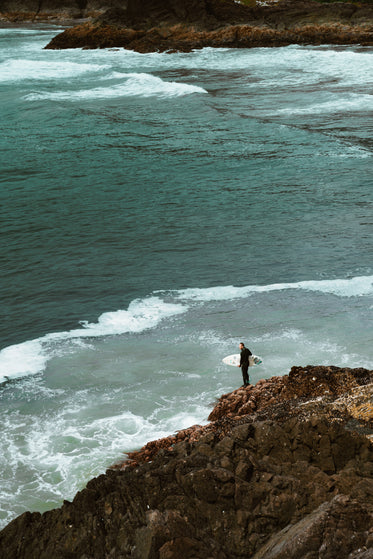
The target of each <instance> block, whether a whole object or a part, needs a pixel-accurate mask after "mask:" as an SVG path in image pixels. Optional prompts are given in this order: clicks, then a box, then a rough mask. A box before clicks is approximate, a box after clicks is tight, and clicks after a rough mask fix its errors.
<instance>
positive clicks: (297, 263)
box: [0, 27, 373, 524]
mask: <svg viewBox="0 0 373 559" xmlns="http://www.w3.org/2000/svg"><path fill="white" fill-rule="evenodd" d="M56 32H57V30H56V29H53V28H48V27H40V28H35V27H34V28H18V29H17V28H12V29H0V80H1V105H0V113H1V115H0V131H1V134H0V144H1V145H0V159H1V160H0V169H1V173H0V202H1V203H0V208H1V209H0V231H1V240H2V242H1V245H0V261H1V263H2V267H1V269H2V274H1V283H0V294H1V301H2V305H1V311H2V313H1V314H2V316H1V320H0V335H1V346H0V347H1V348H2V351H1V352H0V380H2V381H7V382H5V383H4V384H3V385H1V386H0V399H1V408H0V415H1V421H2V424H3V426H4V429H3V432H2V434H1V436H0V450H1V452H0V456H2V458H0V462H1V468H0V470H2V471H3V472H4V474H3V480H2V484H1V490H0V522H1V523H2V524H4V523H6V522H7V521H9V520H10V519H11V518H13V517H14V516H15V515H17V514H19V513H20V512H23V511H24V510H28V509H31V510H46V509H48V508H52V507H53V506H57V505H58V504H60V503H61V502H62V499H63V498H71V497H72V496H73V495H74V493H75V492H76V490H77V489H79V488H81V487H82V486H83V485H84V484H85V483H86V481H87V480H88V479H89V478H90V477H91V476H92V475H96V474H98V473H100V472H102V471H104V470H105V468H106V467H107V466H109V465H110V464H111V463H113V462H114V461H116V460H118V459H119V458H120V457H121V455H122V452H126V451H128V450H131V449H133V448H136V447H138V446H140V445H141V444H143V443H144V442H146V441H147V440H149V439H151V438H155V437H158V436H161V435H162V434H169V433H170V432H173V431H175V430H176V429H179V428H182V427H185V426H188V425H191V424H193V423H196V422H204V421H206V418H207V415H208V413H209V409H210V407H209V406H210V403H211V402H212V401H213V400H214V399H215V398H216V397H218V396H219V395H220V394H221V393H223V392H227V391H229V390H233V389H234V388H235V387H237V386H239V385H240V380H241V379H240V371H239V370H237V371H236V370H234V369H230V370H229V368H228V367H227V366H225V365H223V364H222V363H221V358H222V357H223V356H224V355H227V354H229V353H234V352H236V351H237V345H238V342H239V341H241V339H242V340H243V341H246V342H247V345H249V347H250V348H251V349H252V350H253V351H254V352H255V353H257V354H259V355H260V356H261V357H262V358H263V365H261V366H258V367H255V368H254V369H253V370H252V373H251V375H252V380H253V382H255V380H258V379H259V378H261V377H269V376H271V375H273V374H286V373H287V372H288V371H289V369H290V367H291V366H292V365H306V364H309V363H311V364H335V365H345V366H364V367H370V368H372V349H371V348H372V328H371V326H372V308H373V296H372V295H373V285H372V284H373V272H372V231H373V227H372V224H373V219H372V147H373V142H372V137H373V134H372V132H373V124H372V120H371V118H370V116H371V112H372V108H373V96H372V93H371V92H372V83H373V75H372V71H371V68H372V61H373V49H372V48H370V47H364V48H362V47H338V48H334V47H330V46H321V47H299V46H291V47H286V48H281V49H252V50H226V49H217V50H213V49H204V50H202V51H197V52H192V53H188V54H156V53H155V54H147V55H140V54H136V53H133V52H126V51H122V50H115V49H113V50H100V51H75V50H68V51H46V50H43V47H44V46H45V44H46V43H47V42H48V41H49V40H50V38H51V37H52V36H53V35H54V34H55V33H56ZM233 286H234V287H233ZM8 379H10V380H8Z"/></svg>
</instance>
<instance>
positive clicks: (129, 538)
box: [0, 367, 373, 559]
mask: <svg viewBox="0 0 373 559" xmlns="http://www.w3.org/2000/svg"><path fill="white" fill-rule="evenodd" d="M372 396H373V371H367V370H365V369H339V368H337V367H306V368H300V367H297V368H293V369H292V370H291V372H290V374H289V375H287V376H284V377H274V378H272V379H269V380H263V381H261V382H260V383H258V384H257V385H256V386H255V387H252V386H250V387H248V388H246V389H238V390H236V391H234V392H232V393H230V394H226V395H224V396H222V397H221V398H220V399H219V401H218V403H217V405H216V406H215V408H214V409H213V411H212V413H211V415H210V418H212V421H211V423H209V424H207V425H205V426H193V427H191V428H189V429H185V430H183V431H180V432H179V433H177V434H176V435H173V436H171V437H168V438H165V439H161V440H160V441H154V442H153V443H149V444H148V445H146V446H145V447H144V448H143V449H141V450H140V451H138V452H136V453H132V454H131V455H130V456H129V457H128V460H126V461H124V462H123V463H121V464H118V465H117V466H116V467H115V468H114V469H111V470H109V471H108V472H107V473H106V474H105V475H102V476H99V477H98V478H96V479H93V480H92V481H90V482H89V483H88V485H87V487H86V489H84V490H83V491H81V492H79V493H78V494H77V495H76V497H75V499H74V500H73V502H72V503H69V502H65V503H64V505H63V506H62V507H61V508H60V509H56V510H53V511H49V512H46V513H44V514H42V515H41V514H39V513H25V514H23V515H21V516H20V517H19V518H17V519H15V520H14V521H13V522H12V523H10V524H9V525H8V526H7V527H6V528H5V529H4V530H3V531H2V532H1V533H0V556H1V557H2V558H4V559H26V558H27V559H36V558H38V559H39V558H40V559H50V558H51V557H53V558H54V559H62V558H64V559H68V558H71V559H72V558H74V559H76V558H80V559H88V558H89V559H93V558H97V559H103V558H105V559H106V558H107V559H109V558H110V559H119V558H120V559H122V558H134V559H136V558H137V559H156V558H159V559H188V558H190V559H192V558H194V559H198V558H201V559H202V558H203V559H206V558H216V559H235V558H237V559H238V558H245V559H249V558H252V559H285V558H286V559H300V558H302V559H335V558H337V557H338V559H372V557H373V445H372V435H373V398H372Z"/></svg>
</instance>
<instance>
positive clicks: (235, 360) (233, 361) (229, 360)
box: [223, 353, 262, 367]
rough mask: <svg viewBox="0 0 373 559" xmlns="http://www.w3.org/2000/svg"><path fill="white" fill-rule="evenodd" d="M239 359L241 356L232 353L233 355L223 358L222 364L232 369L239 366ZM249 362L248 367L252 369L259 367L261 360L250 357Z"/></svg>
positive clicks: (253, 356)
mask: <svg viewBox="0 0 373 559" xmlns="http://www.w3.org/2000/svg"><path fill="white" fill-rule="evenodd" d="M240 359H241V355H240V354H239V353H234V354H233V355H227V357H224V359H223V363H225V364H226V365H231V366H232V367H238V365H239V364H240ZM249 362H250V367H252V366H253V365H260V363H262V360H261V359H260V357H258V356H257V355H251V356H250V358H249Z"/></svg>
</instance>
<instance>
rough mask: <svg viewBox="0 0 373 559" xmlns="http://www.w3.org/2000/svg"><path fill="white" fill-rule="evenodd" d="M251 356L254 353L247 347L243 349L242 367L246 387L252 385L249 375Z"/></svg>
mask: <svg viewBox="0 0 373 559" xmlns="http://www.w3.org/2000/svg"><path fill="white" fill-rule="evenodd" d="M250 355H252V353H251V351H250V350H249V349H247V347H244V348H243V349H241V359H240V367H241V371H242V379H243V383H244V386H247V385H248V384H250V382H249V375H248V370H249V364H250V363H249V357H250Z"/></svg>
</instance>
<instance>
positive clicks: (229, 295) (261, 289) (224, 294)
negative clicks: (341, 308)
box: [176, 276, 373, 301]
mask: <svg viewBox="0 0 373 559" xmlns="http://www.w3.org/2000/svg"><path fill="white" fill-rule="evenodd" d="M287 289H302V290H305V291H319V292H321V293H330V294H332V295H337V296H339V297H354V296H361V295H372V294H373V276H360V277H355V278H351V279H334V280H319V281H317V280H315V281H300V282H295V283H274V284H271V285H248V286H245V287H234V286H233V285H227V286H221V287H211V288H204V289H200V288H194V289H182V290H180V291H178V292H177V293H176V296H177V298H178V299H180V300H183V301H188V300H192V301H227V300H230V299H238V298H243V297H248V296H250V295H252V294H254V293H267V292H269V291H283V290H287Z"/></svg>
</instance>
